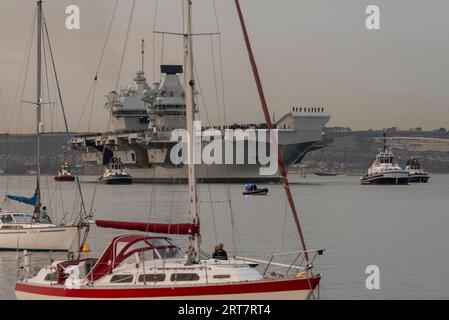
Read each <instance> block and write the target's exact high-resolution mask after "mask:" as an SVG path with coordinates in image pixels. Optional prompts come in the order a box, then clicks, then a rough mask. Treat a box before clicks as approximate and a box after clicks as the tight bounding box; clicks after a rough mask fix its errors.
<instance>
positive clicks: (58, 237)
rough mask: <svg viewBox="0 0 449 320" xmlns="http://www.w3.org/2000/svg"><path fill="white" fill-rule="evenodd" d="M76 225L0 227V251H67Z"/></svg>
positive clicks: (73, 236) (74, 233)
mask: <svg viewBox="0 0 449 320" xmlns="http://www.w3.org/2000/svg"><path fill="white" fill-rule="evenodd" d="M77 229H78V227H77V226H66V227H33V228H21V229H0V251H16V250H28V251H68V250H69V249H70V247H71V245H72V243H73V240H74V239H75V236H76V234H77Z"/></svg>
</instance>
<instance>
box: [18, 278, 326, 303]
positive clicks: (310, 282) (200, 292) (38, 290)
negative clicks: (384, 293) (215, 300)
mask: <svg viewBox="0 0 449 320" xmlns="http://www.w3.org/2000/svg"><path fill="white" fill-rule="evenodd" d="M319 281H320V276H319V275H317V276H314V277H311V278H309V279H285V280H270V281H260V282H247V283H238V284H224V285H222V284H220V285H205V286H203V285H198V286H175V287H164V288H161V287H159V288H122V289H120V288H111V289H94V288H92V289H66V288H64V287H62V286H58V287H56V286H38V285H30V284H24V283H17V284H16V291H18V292H25V293H29V294H36V295H44V296H52V297H61V298H84V299H133V298H134V299H139V298H164V297H167V298H169V297H176V298H180V299H182V298H183V297H186V296H198V297H201V296H213V295H232V294H251V293H264V292H267V293H270V292H279V293H282V292H287V291H298V290H311V289H315V288H316V286H317V285H318V282H319Z"/></svg>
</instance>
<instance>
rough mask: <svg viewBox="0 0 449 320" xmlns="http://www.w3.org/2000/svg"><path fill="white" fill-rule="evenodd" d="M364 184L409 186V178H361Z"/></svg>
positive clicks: (399, 176)
mask: <svg viewBox="0 0 449 320" xmlns="http://www.w3.org/2000/svg"><path fill="white" fill-rule="evenodd" d="M360 181H361V183H362V184H394V185H396V184H402V185H404V184H408V182H409V176H408V175H405V174H391V173H390V174H376V175H371V176H368V175H366V176H363V177H362V178H360Z"/></svg>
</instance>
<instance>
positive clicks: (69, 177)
mask: <svg viewBox="0 0 449 320" xmlns="http://www.w3.org/2000/svg"><path fill="white" fill-rule="evenodd" d="M55 181H58V182H63V181H75V177H74V176H56V177H55Z"/></svg>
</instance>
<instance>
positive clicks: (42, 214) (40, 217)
mask: <svg viewBox="0 0 449 320" xmlns="http://www.w3.org/2000/svg"><path fill="white" fill-rule="evenodd" d="M37 220H38V221H39V222H40V223H51V219H50V216H49V215H48V214H47V207H42V210H41V212H40V214H38V216H37Z"/></svg>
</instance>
